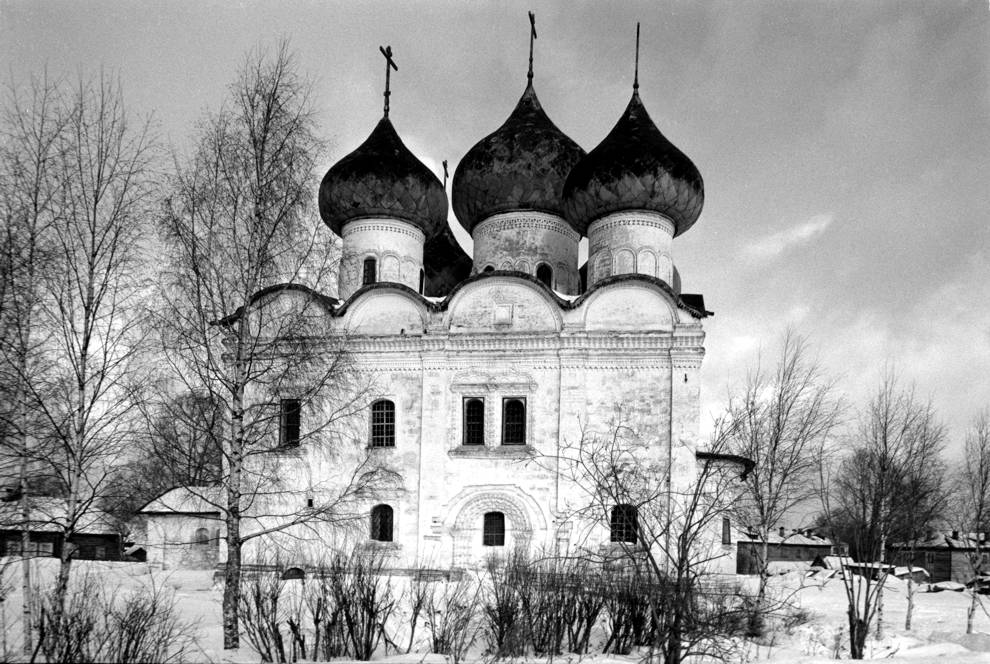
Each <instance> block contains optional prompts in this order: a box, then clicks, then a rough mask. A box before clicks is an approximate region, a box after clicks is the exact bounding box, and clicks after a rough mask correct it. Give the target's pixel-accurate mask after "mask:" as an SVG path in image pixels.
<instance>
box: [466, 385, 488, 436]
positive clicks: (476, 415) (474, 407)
mask: <svg viewBox="0 0 990 664" xmlns="http://www.w3.org/2000/svg"><path fill="white" fill-rule="evenodd" d="M464 444H465V445H484V444H485V400H484V399H482V398H480V397H464Z"/></svg>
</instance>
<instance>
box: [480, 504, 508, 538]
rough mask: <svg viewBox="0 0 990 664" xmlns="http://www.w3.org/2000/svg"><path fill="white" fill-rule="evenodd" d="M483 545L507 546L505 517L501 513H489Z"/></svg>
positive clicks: (486, 516)
mask: <svg viewBox="0 0 990 664" xmlns="http://www.w3.org/2000/svg"><path fill="white" fill-rule="evenodd" d="M481 543H482V544H483V545H484V546H505V515H504V514H502V513H501V512H487V513H486V514H485V522H484V528H483V529H482V535H481Z"/></svg>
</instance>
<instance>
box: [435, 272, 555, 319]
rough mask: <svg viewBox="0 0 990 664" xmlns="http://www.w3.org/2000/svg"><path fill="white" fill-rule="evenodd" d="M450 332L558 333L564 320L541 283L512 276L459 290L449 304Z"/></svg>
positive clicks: (473, 284) (491, 278)
mask: <svg viewBox="0 0 990 664" xmlns="http://www.w3.org/2000/svg"><path fill="white" fill-rule="evenodd" d="M444 323H445V325H446V326H447V327H448V328H449V329H450V331H451V332H453V333H456V332H491V331H504V332H537V331H546V332H557V331H559V330H560V329H561V326H562V324H563V319H562V316H561V313H560V307H559V306H558V304H557V303H556V302H555V301H554V300H553V299H552V298H551V297H550V296H549V295H548V294H547V292H546V290H545V289H544V288H543V287H541V286H540V285H539V284H536V283H533V282H531V281H528V280H526V279H520V278H516V277H512V276H495V277H489V278H486V279H479V280H478V281H474V282H472V283H469V284H467V285H466V286H465V287H464V288H462V289H461V290H460V291H458V292H457V293H456V294H455V295H454V297H453V298H452V299H451V301H450V303H449V304H448V305H447V315H446V316H445V318H444Z"/></svg>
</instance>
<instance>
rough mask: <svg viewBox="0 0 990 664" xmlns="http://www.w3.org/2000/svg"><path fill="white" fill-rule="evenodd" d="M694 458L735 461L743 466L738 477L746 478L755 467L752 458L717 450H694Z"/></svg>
mask: <svg viewBox="0 0 990 664" xmlns="http://www.w3.org/2000/svg"><path fill="white" fill-rule="evenodd" d="M694 456H695V458H697V459H702V460H704V461H727V462H729V463H736V464H739V465H740V466H742V467H743V471H742V474H740V475H739V479H742V480H744V479H746V476H747V475H749V473H750V472H751V471H752V470H753V468H755V467H756V462H755V461H753V460H752V459H750V458H748V457H744V456H740V455H738V454H721V453H719V452H695V453H694Z"/></svg>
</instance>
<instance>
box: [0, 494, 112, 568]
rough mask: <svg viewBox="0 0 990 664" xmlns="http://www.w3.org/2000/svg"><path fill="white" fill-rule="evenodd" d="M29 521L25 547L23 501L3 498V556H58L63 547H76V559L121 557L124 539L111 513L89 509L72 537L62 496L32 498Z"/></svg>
mask: <svg viewBox="0 0 990 664" xmlns="http://www.w3.org/2000/svg"><path fill="white" fill-rule="evenodd" d="M30 505H31V507H30V513H29V516H28V521H27V530H28V533H29V540H30V542H29V546H28V548H27V551H25V550H24V534H23V533H24V525H25V522H24V516H23V514H22V512H21V505H20V502H14V501H11V502H0V556H19V555H22V554H25V553H26V554H27V555H29V556H41V557H55V558H60V557H61V556H62V551H63V549H64V548H65V547H66V546H67V545H68V546H73V547H75V551H74V553H73V558H74V559H76V560H120V559H121V548H122V544H121V543H122V540H121V535H120V530H119V529H118V528H117V527H116V524H115V522H114V519H113V517H112V516H110V515H109V514H107V513H106V512H104V511H103V510H98V509H88V510H86V511H85V512H84V513H83V514H82V515H79V516H78V517H77V520H76V525H75V532H74V534H73V535H72V538H71V539H70V540H68V542H66V540H65V535H64V533H65V524H66V523H67V514H68V510H67V507H66V502H65V501H64V500H63V499H61V498H52V497H46V496H37V497H33V498H31V501H30Z"/></svg>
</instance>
